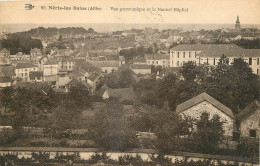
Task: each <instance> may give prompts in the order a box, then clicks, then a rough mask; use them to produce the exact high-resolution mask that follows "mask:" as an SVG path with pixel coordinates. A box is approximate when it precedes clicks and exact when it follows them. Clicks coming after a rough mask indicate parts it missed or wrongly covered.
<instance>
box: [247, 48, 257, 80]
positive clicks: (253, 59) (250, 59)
mask: <svg viewBox="0 0 260 166" xmlns="http://www.w3.org/2000/svg"><path fill="white" fill-rule="evenodd" d="M243 59H244V61H245V62H247V63H248V65H249V67H251V69H252V71H253V73H254V74H257V75H260V62H259V61H260V49H245V50H244V53H243Z"/></svg>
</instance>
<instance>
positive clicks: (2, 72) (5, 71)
mask: <svg viewBox="0 0 260 166" xmlns="http://www.w3.org/2000/svg"><path fill="white" fill-rule="evenodd" d="M14 75H15V74H14V70H13V67H12V66H0V88H4V87H9V86H11V85H12V81H13V80H12V78H13V76H14Z"/></svg>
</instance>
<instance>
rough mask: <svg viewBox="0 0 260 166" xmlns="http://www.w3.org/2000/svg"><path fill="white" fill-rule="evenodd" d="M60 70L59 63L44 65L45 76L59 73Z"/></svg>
mask: <svg viewBox="0 0 260 166" xmlns="http://www.w3.org/2000/svg"><path fill="white" fill-rule="evenodd" d="M58 72H59V65H58V64H50V65H43V76H52V75H57V74H58Z"/></svg>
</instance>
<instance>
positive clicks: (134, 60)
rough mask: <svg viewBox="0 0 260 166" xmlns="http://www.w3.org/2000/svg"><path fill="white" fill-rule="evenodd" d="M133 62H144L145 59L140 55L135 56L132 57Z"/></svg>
mask: <svg viewBox="0 0 260 166" xmlns="http://www.w3.org/2000/svg"><path fill="white" fill-rule="evenodd" d="M133 62H134V63H135V62H144V63H146V61H145V59H144V58H141V57H136V58H134V59H133Z"/></svg>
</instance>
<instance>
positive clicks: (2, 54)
mask: <svg viewBox="0 0 260 166" xmlns="http://www.w3.org/2000/svg"><path fill="white" fill-rule="evenodd" d="M9 56H10V51H9V50H7V49H6V48H3V49H2V50H1V51H0V57H6V58H9Z"/></svg>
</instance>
